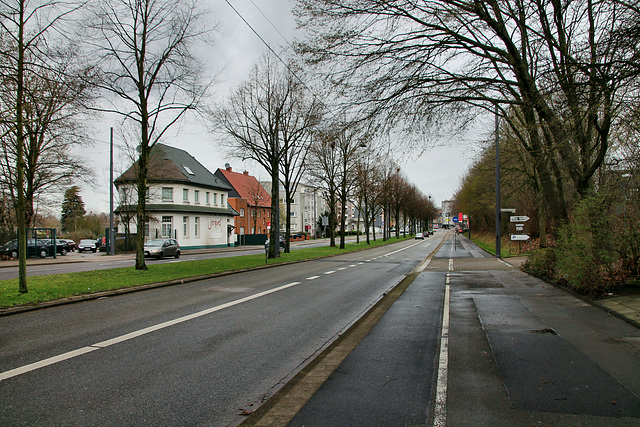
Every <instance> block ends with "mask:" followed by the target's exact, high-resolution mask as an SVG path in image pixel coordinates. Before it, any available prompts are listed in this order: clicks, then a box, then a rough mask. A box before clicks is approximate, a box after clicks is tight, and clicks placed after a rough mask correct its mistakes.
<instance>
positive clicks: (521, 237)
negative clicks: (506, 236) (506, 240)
mask: <svg viewBox="0 0 640 427" xmlns="http://www.w3.org/2000/svg"><path fill="white" fill-rule="evenodd" d="M511 240H525V241H526V240H529V235H528V234H512V235H511Z"/></svg>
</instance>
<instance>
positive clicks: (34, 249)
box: [0, 239, 53, 258]
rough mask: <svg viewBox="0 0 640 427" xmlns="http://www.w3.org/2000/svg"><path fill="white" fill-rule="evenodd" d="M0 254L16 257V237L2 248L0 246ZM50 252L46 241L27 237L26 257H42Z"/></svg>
mask: <svg viewBox="0 0 640 427" xmlns="http://www.w3.org/2000/svg"><path fill="white" fill-rule="evenodd" d="M0 254H1V255H6V256H8V257H11V258H18V239H13V240H11V241H9V242H7V243H5V244H4V245H3V246H2V248H0ZM52 254H53V252H52V251H51V249H50V248H49V247H48V246H47V244H46V243H44V242H42V241H41V240H36V239H27V256H28V257H31V256H39V257H40V258H44V257H46V256H49V255H52Z"/></svg>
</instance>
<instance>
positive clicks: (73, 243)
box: [62, 239, 78, 252]
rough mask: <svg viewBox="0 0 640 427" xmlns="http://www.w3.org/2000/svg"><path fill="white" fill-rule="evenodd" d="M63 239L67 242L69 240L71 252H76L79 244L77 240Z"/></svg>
mask: <svg viewBox="0 0 640 427" xmlns="http://www.w3.org/2000/svg"><path fill="white" fill-rule="evenodd" d="M62 240H64V241H65V242H67V244H69V250H70V251H71V252H75V251H76V249H78V246H77V245H76V242H74V241H73V240H71V239H62Z"/></svg>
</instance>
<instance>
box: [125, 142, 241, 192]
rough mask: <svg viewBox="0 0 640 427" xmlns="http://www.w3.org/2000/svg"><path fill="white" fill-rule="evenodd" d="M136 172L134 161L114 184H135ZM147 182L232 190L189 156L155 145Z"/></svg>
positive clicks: (181, 151) (166, 146) (136, 167)
mask: <svg viewBox="0 0 640 427" xmlns="http://www.w3.org/2000/svg"><path fill="white" fill-rule="evenodd" d="M137 170H138V162H137V161H136V162H135V163H134V164H132V165H131V167H130V168H129V169H127V171H126V172H125V173H123V174H122V175H120V176H119V177H118V178H117V179H116V180H115V181H114V183H115V184H116V185H117V184H124V183H130V182H136V175H137ZM147 182H149V183H150V184H152V183H163V182H166V183H185V184H192V185H197V186H201V187H207V188H213V189H219V190H227V191H229V190H231V189H232V188H231V186H229V185H227V183H225V182H224V181H223V180H221V179H220V178H218V177H216V176H214V175H213V174H212V173H211V172H210V171H209V170H208V169H207V168H205V167H204V166H202V164H201V163H200V162H198V161H197V160H196V159H195V158H194V157H193V156H192V155H191V154H189V153H187V152H186V151H184V150H181V149H179V148H175V147H170V146H168V145H164V144H156V145H154V146H153V148H151V153H150V154H149V167H148V172H147Z"/></svg>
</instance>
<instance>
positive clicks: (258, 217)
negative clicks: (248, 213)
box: [258, 209, 260, 218]
mask: <svg viewBox="0 0 640 427" xmlns="http://www.w3.org/2000/svg"><path fill="white" fill-rule="evenodd" d="M258 218H260V210H259V209H258Z"/></svg>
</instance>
